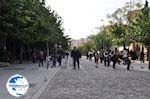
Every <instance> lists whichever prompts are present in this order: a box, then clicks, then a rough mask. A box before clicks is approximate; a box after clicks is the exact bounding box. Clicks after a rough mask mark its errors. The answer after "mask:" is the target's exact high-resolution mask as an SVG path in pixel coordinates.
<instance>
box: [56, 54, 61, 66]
mask: <svg viewBox="0 0 150 99" xmlns="http://www.w3.org/2000/svg"><path fill="white" fill-rule="evenodd" d="M57 60H58V63H59V66H61V60H62V57H61V56H59V57H58V59H57Z"/></svg>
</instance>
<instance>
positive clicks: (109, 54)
mask: <svg viewBox="0 0 150 99" xmlns="http://www.w3.org/2000/svg"><path fill="white" fill-rule="evenodd" d="M86 57H87V59H89V61H92V57H94V62H95V63H96V65H95V67H96V68H98V63H99V62H100V63H104V65H105V66H110V63H111V62H112V63H113V68H114V69H115V68H116V63H118V64H121V63H122V64H124V65H127V70H130V64H131V60H132V53H131V52H130V51H129V50H128V49H124V50H123V51H121V52H120V51H119V50H118V48H115V49H114V50H110V49H101V50H100V51H95V52H93V53H92V52H90V53H89V52H87V53H86Z"/></svg>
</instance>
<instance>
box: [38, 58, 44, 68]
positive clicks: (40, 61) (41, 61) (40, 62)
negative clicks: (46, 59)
mask: <svg viewBox="0 0 150 99" xmlns="http://www.w3.org/2000/svg"><path fill="white" fill-rule="evenodd" d="M41 64H42V66H43V59H41V60H39V67H40V66H41Z"/></svg>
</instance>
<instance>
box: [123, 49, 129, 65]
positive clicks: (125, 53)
mask: <svg viewBox="0 0 150 99" xmlns="http://www.w3.org/2000/svg"><path fill="white" fill-rule="evenodd" d="M127 54H128V52H127V49H124V50H123V52H122V59H123V62H124V63H123V64H124V65H126V64H127Z"/></svg>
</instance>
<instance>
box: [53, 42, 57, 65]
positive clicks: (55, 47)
mask: <svg viewBox="0 0 150 99" xmlns="http://www.w3.org/2000/svg"><path fill="white" fill-rule="evenodd" d="M57 52H58V48H57V44H55V45H54V48H53V50H52V61H53V66H52V67H55V66H56V62H57Z"/></svg>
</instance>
